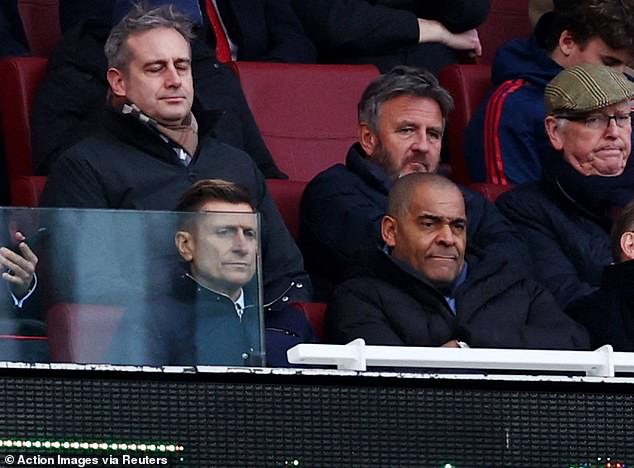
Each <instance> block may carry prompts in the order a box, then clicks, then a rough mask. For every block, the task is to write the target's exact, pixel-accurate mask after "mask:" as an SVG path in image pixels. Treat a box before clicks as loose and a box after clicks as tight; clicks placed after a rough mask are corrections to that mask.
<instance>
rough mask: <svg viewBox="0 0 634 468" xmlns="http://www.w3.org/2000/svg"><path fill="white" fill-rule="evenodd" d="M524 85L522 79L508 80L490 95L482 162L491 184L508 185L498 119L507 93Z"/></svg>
mask: <svg viewBox="0 0 634 468" xmlns="http://www.w3.org/2000/svg"><path fill="white" fill-rule="evenodd" d="M523 85H524V80H522V79H518V80H509V81H505V82H504V83H502V84H501V85H500V86H499V87H498V88H497V89H496V90H495V91H494V92H493V94H492V95H491V98H490V99H489V103H488V104H487V107H486V112H485V116H484V163H485V167H486V172H487V181H488V182H489V183H492V184H501V185H508V183H509V181H508V179H507V178H506V173H505V172H504V159H503V158H502V145H501V143H500V133H499V131H500V121H501V120H502V109H503V108H504V103H505V102H506V98H507V97H508V96H509V94H512V93H514V92H515V91H517V90H518V89H519V88H521V87H522V86H523Z"/></svg>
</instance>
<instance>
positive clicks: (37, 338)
mask: <svg viewBox="0 0 634 468" xmlns="http://www.w3.org/2000/svg"><path fill="white" fill-rule="evenodd" d="M0 340H35V341H45V340H48V337H46V336H23V335H0Z"/></svg>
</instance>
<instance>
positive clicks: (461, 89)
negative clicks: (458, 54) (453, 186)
mask: <svg viewBox="0 0 634 468" xmlns="http://www.w3.org/2000/svg"><path fill="white" fill-rule="evenodd" d="M438 79H439V81H440V84H441V85H442V86H443V87H444V88H445V89H447V91H449V93H450V94H451V95H452V96H453V98H454V109H453V111H452V112H451V114H450V115H449V121H448V122H447V140H446V141H447V145H448V146H449V158H450V159H449V161H450V163H451V178H452V179H453V180H455V181H456V182H458V183H461V184H465V185H466V184H468V183H469V182H470V179H469V172H468V170H467V163H466V161H465V155H464V144H465V141H464V131H465V128H467V124H468V123H469V121H470V120H471V117H472V116H473V114H474V113H475V111H476V109H477V107H478V105H479V104H480V102H481V101H482V100H483V99H484V97H485V96H486V93H487V91H488V90H489V88H490V86H491V67H490V66H488V65H480V64H454V65H448V66H446V67H445V68H443V70H442V71H441V72H440V75H439V77H438Z"/></svg>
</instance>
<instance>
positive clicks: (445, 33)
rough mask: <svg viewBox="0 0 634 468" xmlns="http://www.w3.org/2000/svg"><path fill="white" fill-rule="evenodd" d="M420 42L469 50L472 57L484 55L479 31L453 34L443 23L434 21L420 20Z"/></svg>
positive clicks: (472, 30) (471, 30)
mask: <svg viewBox="0 0 634 468" xmlns="http://www.w3.org/2000/svg"><path fill="white" fill-rule="evenodd" d="M418 31H419V32H418V42H419V43H423V42H440V43H441V44H445V45H446V46H447V47H450V48H452V49H456V50H469V51H471V55H473V56H476V57H479V56H480V55H482V44H481V43H480V37H479V36H478V31H477V30H475V29H470V30H469V31H465V32H462V33H452V32H451V31H449V30H448V29H447V28H446V27H445V26H443V24H442V23H439V22H438V21H433V20H426V19H422V18H419V19H418Z"/></svg>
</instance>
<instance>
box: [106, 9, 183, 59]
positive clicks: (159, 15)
mask: <svg viewBox="0 0 634 468" xmlns="http://www.w3.org/2000/svg"><path fill="white" fill-rule="evenodd" d="M155 28H172V29H175V30H176V31H178V32H179V33H180V34H181V35H182V36H183V37H184V38H185V40H186V41H187V43H188V44H190V43H191V41H192V40H193V38H194V33H193V31H192V28H193V23H192V22H191V20H190V19H189V18H188V17H187V16H185V15H184V14H183V13H181V12H179V11H178V10H177V9H176V8H175V7H174V6H173V5H162V6H159V7H156V8H149V7H147V6H146V5H145V4H144V3H143V2H140V1H139V2H137V3H135V4H134V5H133V7H132V9H131V10H130V11H129V12H128V14H127V15H125V16H124V17H123V18H122V19H121V21H119V22H118V23H117V24H116V25H115V26H114V27H113V28H112V30H111V31H110V35H109V36H108V40H107V41H106V45H105V46H104V52H105V54H106V58H107V59H108V67H114V68H118V69H120V70H121V69H124V68H126V67H127V66H128V64H129V63H130V50H129V49H128V44H127V40H128V38H129V37H130V36H132V35H133V34H137V33H141V32H145V31H149V30H151V29H155Z"/></svg>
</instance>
